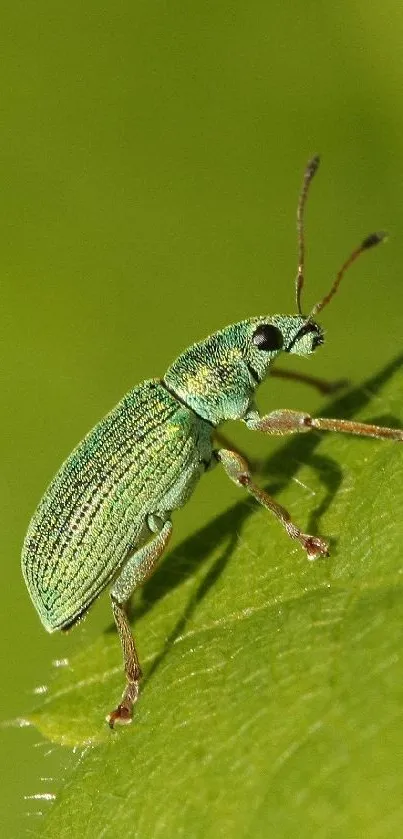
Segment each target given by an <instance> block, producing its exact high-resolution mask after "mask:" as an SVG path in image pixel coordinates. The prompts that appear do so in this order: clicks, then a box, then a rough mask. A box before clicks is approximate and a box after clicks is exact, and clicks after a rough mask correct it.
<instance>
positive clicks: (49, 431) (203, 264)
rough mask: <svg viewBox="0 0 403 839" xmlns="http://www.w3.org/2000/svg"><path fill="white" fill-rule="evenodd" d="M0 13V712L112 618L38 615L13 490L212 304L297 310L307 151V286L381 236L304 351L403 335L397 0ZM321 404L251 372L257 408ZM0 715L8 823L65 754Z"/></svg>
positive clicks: (311, 288)
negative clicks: (62, 626)
mask: <svg viewBox="0 0 403 839" xmlns="http://www.w3.org/2000/svg"><path fill="white" fill-rule="evenodd" d="M1 23H2V25H1V34H0V42H1V55H2V85H1V100H0V101H1V112H2V113H1V133H0V148H1V153H0V167H1V175H0V180H1V203H0V213H1V223H0V237H1V263H2V266H1V271H0V283H1V310H0V312H1V314H0V317H1V329H0V335H1V338H0V340H1V345H2V350H1V358H2V365H1V376H2V384H3V387H2V393H3V410H2V414H1V437H0V439H1V445H2V449H3V451H2V456H1V459H2V469H1V489H0V492H1V510H2V552H3V562H2V568H3V577H2V590H3V604H2V609H1V613H0V614H1V633H0V645H1V646H0V661H1V672H2V691H1V702H2V709H1V717H2V719H3V720H13V719H15V718H18V717H23V715H24V711H25V712H26V711H27V709H28V708H30V707H31V706H32V704H33V701H34V699H33V690H34V689H35V688H41V686H46V683H47V681H48V679H49V674H50V670H51V662H52V660H56V659H61V658H64V657H68V656H69V655H71V654H72V652H73V651H74V650H76V649H78V648H79V646H80V645H82V644H83V643H84V641H86V640H87V639H91V638H95V637H96V636H97V634H99V632H100V631H101V629H102V628H104V627H105V625H106V624H107V623H109V621H110V612H109V604H108V602H107V598H103V599H102V601H101V602H100V603H99V604H97V606H96V607H95V609H94V610H93V612H92V615H91V619H89V620H87V621H86V622H85V623H84V624H83V625H82V626H80V627H79V628H78V629H77V630H76V632H74V633H72V634H71V635H70V636H68V637H64V638H63V637H58V636H48V635H47V634H46V633H45V632H44V631H43V630H42V628H41V626H40V623H39V620H38V618H37V616H36V614H35V612H34V609H33V607H32V606H31V604H30V602H29V599H28V596H27V594H26V591H25V588H24V585H23V582H22V579H21V574H20V560H19V556H20V547H21V542H22V540H23V537H24V533H25V530H26V527H27V524H28V521H29V518H30V515H31V513H32V511H33V508H34V507H35V505H36V503H37V502H38V500H39V497H40V496H41V493H42V492H43V490H44V488H45V486H46V484H47V483H48V481H49V480H50V478H51V477H52V475H53V473H54V472H55V470H56V469H57V467H58V466H59V465H60V463H61V461H62V459H63V458H64V457H65V456H66V455H67V454H68V452H69V451H70V450H71V449H72V447H73V446H74V445H75V444H76V442H77V441H78V440H79V439H80V438H81V437H82V436H83V435H84V433H85V432H86V431H87V430H88V429H89V428H90V427H91V426H92V425H93V424H94V423H95V422H96V421H97V420H98V419H99V418H100V417H101V416H102V415H103V414H104V413H105V412H106V411H107V410H108V409H109V408H110V407H112V406H113V405H114V403H115V402H116V401H117V400H118V399H119V398H120V397H121V395H122V394H123V393H124V392H125V391H126V390H128V389H129V388H130V387H132V386H133V385H134V384H135V383H137V382H138V381H140V380H142V379H144V378H148V377H150V376H155V375H160V374H162V373H163V372H164V370H165V369H166V367H167V365H168V363H169V362H170V360H171V359H172V358H173V357H175V355H176V354H177V353H178V352H179V351H181V350H182V349H183V348H184V347H186V346H187V345H188V344H189V343H191V342H193V341H194V340H197V339H198V338H202V337H204V336H205V335H206V334H208V333H209V332H211V331H213V330H214V329H216V328H219V327H221V326H224V325H225V324H227V323H231V322H232V321H236V320H239V319H241V318H243V317H246V316H248V315H251V314H263V313H275V312H288V311H291V312H293V310H294V288H293V281H294V276H295V268H296V255H295V254H296V237H295V209H296V200H297V194H298V190H299V185H300V181H301V176H302V171H303V168H304V166H305V163H306V161H307V159H308V158H309V157H310V156H311V155H312V154H313V153H315V152H318V151H319V152H320V153H321V155H322V169H321V172H320V175H319V176H318V178H317V180H316V181H315V184H314V186H313V189H312V195H311V201H310V204H309V210H308V220H307V235H308V272H307V286H306V296H305V300H306V301H307V306H309V305H311V304H312V303H313V302H315V301H316V299H317V298H318V297H319V296H321V295H322V294H323V293H324V291H325V290H327V289H328V287H329V284H330V281H331V279H332V277H333V276H334V272H335V270H336V269H337V268H338V267H339V265H340V263H341V261H342V259H344V257H345V256H346V255H347V253H348V252H349V250H350V248H351V247H352V246H354V245H355V244H357V242H358V241H359V240H360V239H361V238H362V236H363V235H365V234H367V233H369V232H371V231H372V230H373V229H377V228H385V229H387V230H388V231H390V233H391V239H390V241H389V243H388V244H387V246H385V247H382V248H379V249H378V250H377V251H375V252H373V253H371V254H370V255H366V256H364V258H363V259H362V261H361V263H360V264H359V265H357V266H356V267H355V268H354V270H353V271H352V272H351V274H350V275H349V276H348V278H346V281H345V283H344V286H343V288H342V289H341V290H340V294H339V295H338V297H337V299H336V300H334V302H333V303H332V305H331V307H329V309H328V310H326V313H324V316H323V319H322V322H323V324H324V326H325V328H326V330H327V339H328V342H327V344H326V346H325V347H324V348H323V350H321V352H320V353H318V355H317V357H316V358H315V359H312V362H311V364H310V367H309V372H312V373H316V374H318V375H326V376H329V377H336V378H338V377H340V376H348V377H349V378H351V379H352V380H354V381H360V380H361V379H362V378H364V377H365V376H367V375H369V374H370V373H371V371H374V370H375V369H377V368H378V367H381V366H382V364H384V363H385V362H386V361H388V360H390V358H391V357H392V356H393V355H394V354H395V353H396V352H397V351H399V350H401V349H402V307H403V292H402V282H401V265H402V263H403V206H402V172H403V108H402V98H403V56H402V49H401V44H402V40H403V8H402V6H401V4H400V3H398V2H397V0H389V2H384V3H383V4H382V6H380V5H379V4H372V3H366V2H364V0H360V2H352V0H348V2H346V0H344V2H336V3H333V4H329V3H318V2H305V3H303V4H302V3H298V2H296V0H286V2H281V3H280V2H272V3H265V2H262V0H252V2H250V3H248V4H244V3H239V2H233V3H231V4H230V3H226V2H219V3H205V2H198V1H197V0H194V1H193V2H192V3H184V2H182V3H181V2H176V3H171V4H167V3H162V2H157V3H144V2H143V3H142V2H134V3H133V2H132V3H128V2H123V1H122V2H117V3H114V4H112V3H110V4H106V5H105V4H101V5H99V4H96V3H92V2H87V3H85V4H82V3H75V2H74V0H73V2H72V3H69V4H54V3H49V2H45V0H37V2H35V3H33V2H31V0H25V1H24V3H21V2H14V3H13V4H12V5H11V4H10V3H7V2H6V3H5V4H3V6H2V13H1ZM296 366H298V362H295V363H294V367H296ZM299 366H300V368H301V369H303V370H305V371H306V370H307V368H306V364H304V362H303V361H301V362H300V365H299ZM318 402H319V400H318V399H317V397H315V396H314V395H312V394H310V393H309V392H308V393H307V392H306V391H305V390H304V389H301V388H292V387H291V386H289V385H287V384H285V383H283V384H282V385H280V384H279V383H278V382H274V383H273V385H270V386H269V385H266V386H265V388H264V391H263V390H262V397H261V404H264V405H265V406H267V408H269V407H272V406H275V405H277V407H287V406H289V407H294V408H306V409H312V410H314V409H315V407H316V405H317V404H318ZM241 436H242V439H243V440H244V441H245V440H246V439H248V447H249V450H250V451H251V452H256V451H258V450H259V447H260V450H262V448H264V446H265V443H264V441H263V443H262V441H261V440H258V441H256V440H255V439H252V435H248V438H247V437H246V435H245V434H241ZM224 486H225V487H226V490H225V491H224ZM235 496H236V497H237V498H238V496H237V495H236V489H235V488H234V489H232V488H231V487H230V486H228V482H226V483H223V482H222V481H221V479H220V478H219V476H218V475H213V476H211V478H210V479H209V480H206V481H205V482H203V483H202V484H201V485H200V487H199V489H198V492H197V494H196V497H195V498H194V499H192V501H191V503H190V504H189V506H188V507H187V508H186V510H184V511H183V512H182V513H181V514H180V515H178V516H176V517H175V521H176V540H178V539H182V538H183V537H184V536H185V535H186V534H187V533H188V532H190V530H191V529H192V528H195V527H197V525H198V523H199V524H203V523H205V522H206V521H207V520H208V519H209V517H211V516H212V515H213V514H214V512H215V511H219V510H222V509H224V508H225V507H226V506H228V505H229V504H230V503H231V501H232V500H233V499H234V498H235ZM0 736H1V741H2V745H1V758H0V761H1V763H2V764H3V766H1V767H0V769H1V774H2V791H1V813H0V821H1V823H2V825H3V835H5V836H10V837H14V836H20V835H22V832H24V831H25V830H29V829H31V830H35V829H38V827H37V824H38V813H39V812H41V811H42V812H46V808H47V807H49V803H48V802H47V801H46V800H41V799H39V800H37V799H36V798H30V796H37V795H39V796H41V795H43V794H47V793H49V792H52V791H53V790H54V787H55V786H57V782H58V779H60V777H61V776H62V775H63V773H64V772H65V771H66V770H67V771H68V765H69V761H70V759H71V758H70V756H69V754H68V752H67V751H66V752H64V751H63V750H60V751H57V750H49V749H48V746H47V744H46V743H45V742H42V741H40V738H39V736H38V735H37V734H35V732H34V731H32V730H30V729H29V730H28V729H27V730H20V729H16V728H13V727H6V728H4V729H3V730H2V731H1V734H0ZM52 778H54V779H55V781H54V782H53V781H52V780H51V779H52ZM27 812H29V813H31V815H29V816H28V817H27V816H26V815H25V814H26V813H27Z"/></svg>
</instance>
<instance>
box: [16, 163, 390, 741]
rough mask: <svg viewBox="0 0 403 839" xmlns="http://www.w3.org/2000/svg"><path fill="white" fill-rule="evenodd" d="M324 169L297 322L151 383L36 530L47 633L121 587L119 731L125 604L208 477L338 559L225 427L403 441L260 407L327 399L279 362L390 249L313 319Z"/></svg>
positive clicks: (204, 344) (134, 393) (42, 507)
mask: <svg viewBox="0 0 403 839" xmlns="http://www.w3.org/2000/svg"><path fill="white" fill-rule="evenodd" d="M318 164H319V158H317V157H315V158H313V160H311V161H310V163H309V164H308V166H307V168H306V170H305V175H304V180H303V186H302V190H301V193H300V198H299V202H298V211H297V229H298V246H299V247H298V249H299V260H298V273H297V279H296V301H297V310H298V313H297V314H296V315H263V316H261V317H252V318H248V319H247V320H244V321H241V322H240V323H235V324H232V325H231V326H227V327H226V328H225V329H222V330H220V331H219V332H215V333H214V334H213V335H210V336H209V337H208V338H206V339H205V340H204V341H200V342H199V343H197V344H193V345H192V346H191V347H189V348H188V349H187V350H185V352H184V353H182V355H180V356H179V357H178V358H177V359H176V361H174V363H173V364H172V366H171V367H170V368H169V369H168V371H167V373H166V374H165V376H164V378H162V379H150V380H149V381H146V382H143V383H142V384H140V385H138V386H137V387H135V388H134V389H133V390H131V391H130V392H129V393H127V394H126V396H124V397H123V399H122V400H121V402H119V404H118V405H117V406H116V407H115V408H114V409H113V410H112V411H111V412H110V413H109V414H108V415H107V416H106V417H105V418H104V419H102V420H101V422H99V423H98V425H96V426H95V428H94V429H93V430H92V431H90V432H89V434H87V436H86V437H85V438H84V439H83V441H82V442H81V443H79V444H78V446H77V448H76V449H74V451H73V452H72V454H71V455H70V456H69V457H68V458H67V460H66V461H65V462H64V464H63V465H62V467H61V468H60V470H59V472H58V473H57V475H56V476H55V478H54V479H53V481H52V483H51V484H50V486H49V487H48V489H47V490H46V492H45V495H44V496H43V498H42V500H41V501H40V503H39V506H38V508H37V510H36V512H35V513H34V516H33V518H32V520H31V523H30V525H29V528H28V532H27V535H26V538H25V542H24V546H23V552H22V570H23V574H24V578H25V582H26V584H27V586H28V590H29V593H30V595H31V598H32V601H33V603H34V605H35V607H36V609H37V611H38V613H39V617H40V619H41V621H42V623H43V625H44V626H45V628H46V629H47V630H48V631H49V632H53V631H54V630H56V629H63V630H66V629H68V628H70V627H71V626H72V625H73V624H74V623H76V622H77V621H78V620H79V619H80V618H81V617H82V616H83V614H84V613H85V612H86V611H87V610H88V608H89V607H90V606H91V603H92V602H93V601H94V600H95V598H96V597H97V596H98V595H99V594H100V592H101V591H102V590H103V589H104V588H105V586H106V585H107V584H108V583H109V582H112V589H111V601H112V610H113V614H114V618H115V622H116V626H117V630H118V633H119V638H120V642H121V646H122V651H123V661H124V671H125V676H126V686H125V689H124V693H123V696H122V700H121V702H120V704H119V705H118V706H117V708H116V709H115V710H114V711H112V712H111V713H110V714H109V715H108V717H107V720H108V722H109V725H110V726H111V728H113V726H114V725H115V724H116V723H127V722H130V720H131V719H132V713H133V704H134V702H135V701H136V699H137V697H138V691H139V681H140V677H141V669H140V664H139V660H138V656H137V652H136V648H135V644H134V640H133V636H132V633H131V630H130V625H129V621H128V618H127V614H126V608H125V607H126V603H127V601H128V600H129V598H130V595H131V594H132V592H133V591H134V590H135V589H136V588H137V586H139V585H141V583H143V582H144V581H145V580H146V579H147V577H148V576H149V575H150V574H151V573H152V571H153V569H154V567H155V564H156V563H157V561H158V559H159V557H160V556H161V555H162V553H163V551H164V550H165V548H166V546H167V544H168V541H169V538H170V535H171V531H172V524H171V513H172V511H173V510H176V509H177V508H179V507H182V506H183V505H184V504H185V502H186V501H187V499H188V498H189V496H190V495H191V493H192V492H193V489H194V487H195V485H196V483H197V481H198V480H199V478H200V476H201V475H202V474H203V473H204V472H205V471H206V470H207V469H209V468H210V467H211V466H212V465H214V464H215V463H217V462H219V463H221V464H222V466H223V467H224V470H225V471H226V473H227V475H228V476H229V477H230V478H231V480H233V481H234V482H235V483H236V484H238V485H239V486H242V487H244V488H245V489H246V490H247V491H248V492H249V493H250V494H251V495H252V496H253V497H254V498H255V499H256V500H257V501H258V502H259V503H260V504H262V505H263V506H264V507H266V508H267V509H268V510H269V511H270V512H271V513H273V514H274V515H275V516H276V518H277V519H278V520H279V521H280V523H281V524H282V525H283V527H284V529H285V530H286V532H287V533H288V535H289V536H290V537H291V538H292V539H295V540H296V541H297V542H299V543H300V545H301V547H302V548H303V549H304V550H305V551H306V553H307V555H308V557H309V558H310V559H314V558H316V557H318V556H320V555H327V554H328V547H327V544H326V542H325V541H324V540H323V539H321V538H320V537H318V536H311V535H309V534H307V533H303V532H302V531H301V530H300V529H299V528H298V527H297V525H296V524H294V522H293V521H292V520H291V518H290V516H289V514H288V512H287V510H285V509H284V508H283V507H281V506H280V504H278V503H277V502H276V501H274V500H273V498H271V497H270V496H269V495H268V494H267V493H266V492H265V491H264V490H262V489H259V488H258V486H256V484H255V483H254V481H253V480H252V477H251V474H250V471H249V467H248V463H247V462H246V460H245V459H244V458H243V457H242V456H241V455H240V454H239V453H237V452H236V451H232V450H231V449H229V448H226V447H223V448H219V447H218V448H214V434H215V433H216V429H217V426H219V425H220V423H222V422H224V421H225V420H227V419H239V420H242V421H243V422H244V423H245V424H246V425H247V427H248V428H250V429H252V430H254V431H262V432H264V433H266V434H295V433H300V432H308V431H310V430H312V429H316V430H318V431H322V430H325V431H343V432H348V433H351V434H360V435H364V436H366V437H376V438H379V439H390V440H399V441H403V429H394V428H385V427H380V426H376V425H369V424H364V423H358V422H353V421H350V420H343V419H327V418H326V419H324V418H320V417H319V418H314V417H311V416H310V415H309V414H307V413H305V412H303V411H290V410H278V411H274V412H272V413H270V414H267V415H265V416H260V414H259V413H258V410H257V408H256V407H255V403H254V394H255V391H256V389H257V387H258V386H259V384H260V383H261V382H262V381H263V379H265V378H266V376H267V375H268V374H269V373H270V374H271V375H276V374H277V375H285V377H287V378H300V379H302V380H304V381H308V382H310V383H312V384H315V385H316V386H317V387H319V388H320V389H324V388H325V386H324V384H323V383H321V381H320V380H315V379H313V378H310V377H307V376H304V377H302V376H298V375H297V374H293V373H290V372H289V373H285V374H282V373H281V371H276V370H272V365H273V362H274V361H275V360H276V358H277V356H278V355H279V354H280V353H281V352H286V353H296V354H297V355H302V356H305V355H309V354H310V353H312V352H314V351H315V350H316V348H317V347H318V346H320V345H321V344H322V343H323V340H324V338H323V332H322V329H321V327H320V326H319V325H318V324H317V323H316V315H317V314H318V313H319V312H320V311H321V310H322V309H323V308H324V307H325V306H326V305H327V304H328V302H329V301H330V299H331V298H332V297H333V295H334V294H335V292H336V290H337V288H338V286H339V283H340V281H341V279H342V277H343V275H344V274H345V272H346V270H347V268H349V266H350V265H351V264H352V263H353V262H354V261H355V260H356V259H357V257H358V256H359V255H360V254H361V253H362V252H363V251H365V250H367V249H368V248H370V247H372V246H373V245H376V244H378V242H380V241H381V240H382V239H383V234H381V233H375V234H372V235H371V236H368V237H367V238H366V239H365V240H364V241H363V242H362V244H361V245H360V246H359V247H358V248H356V249H355V250H354V251H353V252H352V254H351V255H350V256H349V258H348V259H347V260H346V262H345V263H344V264H343V265H342V267H341V269H340V271H339V272H338V274H337V275H336V278H335V280H334V282H333V285H332V287H331V289H330V291H329V292H328V294H326V295H325V296H324V297H323V298H322V300H321V301H320V302H319V303H317V304H316V305H315V306H314V307H313V309H312V310H311V312H310V314H309V315H304V314H303V312H302V308H301V292H302V288H303V284H304V253H305V246H304V226H303V221H304V210H305V204H306V198H307V194H308V189H309V184H310V182H311V180H312V178H313V176H314V174H315V172H316V170H317V168H318ZM217 440H219V435H217Z"/></svg>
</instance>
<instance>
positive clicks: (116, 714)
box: [106, 516, 172, 728]
mask: <svg viewBox="0 0 403 839" xmlns="http://www.w3.org/2000/svg"><path fill="white" fill-rule="evenodd" d="M148 524H149V527H150V529H151V530H152V531H154V532H155V531H158V532H157V535H156V536H155V537H154V539H152V541H151V542H147V544H146V545H144V546H143V547H142V548H140V550H138V551H137V552H136V553H135V554H133V556H131V557H129V559H128V560H127V562H126V565H125V566H124V568H123V570H122V572H121V574H120V575H119V577H118V578H117V580H116V582H115V584H114V586H113V589H112V591H111V600H112V610H113V616H114V618H115V623H116V627H117V630H118V633H119V638H120V643H121V646H122V652H123V662H124V670H125V676H126V687H125V690H124V692H123V696H122V701H121V702H120V704H119V705H118V706H117V708H115V710H114V711H111V713H110V714H108V716H107V718H106V719H107V722H108V723H109V725H110V727H111V728H114V726H115V725H116V724H119V725H123V724H126V723H130V722H131V720H132V715H133V705H134V703H135V702H136V700H137V697H138V694H139V682H140V678H141V668H140V663H139V659H138V655H137V650H136V647H135V643H134V638H133V635H132V632H131V629H130V624H129V621H128V619H127V614H126V608H125V605H126V602H127V601H128V599H129V597H130V595H131V594H132V593H133V591H134V590H135V589H136V588H137V586H139V585H141V584H142V583H144V582H145V580H146V579H147V578H148V577H149V576H150V574H152V572H153V570H154V567H155V564H156V563H157V561H158V560H159V558H160V556H161V555H162V554H163V552H164V550H165V548H166V546H167V543H168V541H169V538H170V536H171V533H172V523H171V522H170V521H169V520H168V521H165V522H164V523H163V522H162V520H161V519H159V518H158V517H157V516H150V517H149V521H148Z"/></svg>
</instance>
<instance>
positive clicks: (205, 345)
mask: <svg viewBox="0 0 403 839" xmlns="http://www.w3.org/2000/svg"><path fill="white" fill-rule="evenodd" d="M322 343H323V332H322V329H321V328H320V326H318V324H317V323H314V322H313V321H309V320H308V321H307V319H306V318H305V317H303V316H302V315H296V316H292V315H273V316H270V317H256V318H249V319H248V320H243V321H240V323H234V324H232V325H231V326H227V327H226V328H225V329H221V330H220V331H219V332H215V333H214V334H213V335H210V336H209V337H208V338H206V339H205V340H204V341H201V342H200V343H198V344H193V346H191V347H189V349H187V350H185V352H184V353H182V355H180V356H179V358H177V359H176V361H175V362H174V363H173V364H172V366H171V367H170V368H169V370H168V371H167V374H166V376H165V377H164V382H165V384H166V385H167V387H169V389H170V390H171V391H173V392H174V393H175V394H177V396H178V397H179V398H180V399H181V400H182V401H183V402H185V403H186V404H187V405H188V406H189V407H190V408H191V409H192V410H194V411H195V412H196V413H197V414H198V415H199V416H201V417H203V418H204V419H207V420H208V421H209V422H211V423H213V424H214V425H217V424H218V423H220V422H223V421H224V420H227V419H242V417H244V416H245V414H246V413H247V411H248V409H249V408H250V406H251V403H252V400H253V396H254V392H255V390H256V388H257V387H258V385H259V384H260V383H261V382H262V381H263V379H264V378H265V377H266V376H267V374H268V372H269V369H270V366H271V364H272V363H273V361H274V360H275V359H276V358H277V357H278V356H279V355H280V353H282V352H286V353H295V354H297V355H309V353H312V352H314V350H315V349H316V348H317V347H318V346H319V345H320V344H322Z"/></svg>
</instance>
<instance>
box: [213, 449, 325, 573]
mask: <svg viewBox="0 0 403 839" xmlns="http://www.w3.org/2000/svg"><path fill="white" fill-rule="evenodd" d="M215 455H216V457H217V459H218V460H219V461H220V463H222V465H223V467H224V469H225V471H226V473H227V475H228V477H229V478H231V480H232V481H234V483H236V484H238V486H243V487H245V489H246V490H247V491H248V492H249V493H250V494H251V495H253V497H254V498H256V501H258V502H259V504H262V506H263V507H265V508H266V510H270V512H271V513H273V514H274V515H275V516H276V518H277V519H278V520H279V521H280V523H281V524H282V525H283V527H284V529H285V531H286V532H287V534H288V536H289V537H290V538H291V539H296V541H297V542H299V543H300V545H301V547H303V548H304V550H305V551H306V552H307V554H308V558H309V559H316V557H318V556H327V555H328V553H329V551H328V546H327V544H326V542H325V541H324V540H323V539H320V537H318V536H310V535H309V533H303V532H302V530H300V529H299V527H297V525H296V524H294V522H293V521H292V520H291V516H290V514H289V512H288V511H287V510H286V509H285V507H282V506H281V504H278V503H277V501H274V498H272V497H271V496H270V495H269V494H268V493H267V492H265V491H264V490H263V489H260V488H259V487H258V486H256V484H255V483H254V482H253V480H252V476H251V474H250V471H249V466H248V463H247V461H246V460H245V459H244V458H243V457H241V455H240V454H238V452H234V451H231V450H230V449H218V451H216V452H215Z"/></svg>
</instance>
